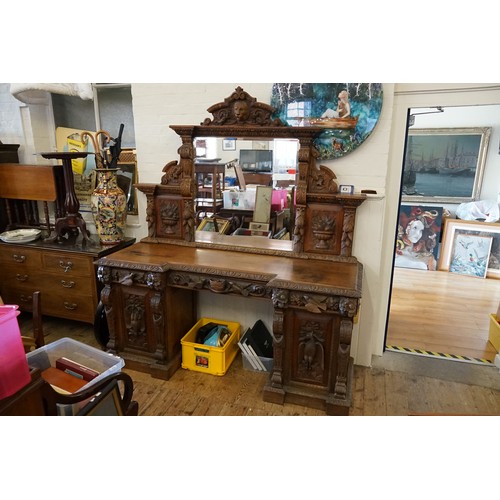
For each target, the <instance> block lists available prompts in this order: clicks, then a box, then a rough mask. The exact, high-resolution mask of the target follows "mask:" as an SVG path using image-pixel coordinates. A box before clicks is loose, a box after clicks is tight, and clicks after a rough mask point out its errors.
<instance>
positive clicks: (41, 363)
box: [26, 337, 125, 392]
mask: <svg viewBox="0 0 500 500" xmlns="http://www.w3.org/2000/svg"><path fill="white" fill-rule="evenodd" d="M62 357H64V358H68V359H71V360H73V361H76V362H77V363H80V364H82V365H85V366H88V367H89V368H92V369H93V370H96V371H98V372H99V373H100V375H99V376H98V377H96V378H95V379H93V380H91V381H90V382H89V383H88V384H86V385H84V386H83V387H82V388H81V389H79V390H80V391H81V390H82V389H86V388H88V387H90V386H91V385H94V384H95V383H97V382H99V381H100V380H102V379H103V378H105V377H107V376H108V375H111V374H113V373H118V372H119V371H121V369H122V368H123V367H124V366H125V361H124V360H123V358H120V357H119V356H115V355H114V354H110V353H108V352H104V351H100V350H99V349H96V348H95V347H92V346H89V345H87V344H83V343H82V342H78V341H77V340H73V339H71V338H67V337H65V338H62V339H59V340H56V341H54V342H51V343H50V344H47V345H45V346H43V347H40V348H38V349H36V350H34V351H31V352H30V353H28V354H26V359H27V360H28V365H29V366H30V367H31V368H39V369H40V370H41V371H43V370H46V369H47V368H50V367H54V368H55V366H56V360H57V359H58V358H62ZM76 392H78V391H76Z"/></svg>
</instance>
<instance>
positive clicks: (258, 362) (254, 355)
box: [248, 345, 267, 372]
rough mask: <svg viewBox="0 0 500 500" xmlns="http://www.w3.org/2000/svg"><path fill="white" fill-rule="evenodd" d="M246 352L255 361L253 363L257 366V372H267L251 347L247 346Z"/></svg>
mask: <svg viewBox="0 0 500 500" xmlns="http://www.w3.org/2000/svg"><path fill="white" fill-rule="evenodd" d="M248 350H249V351H250V352H251V353H252V356H253V359H254V360H255V363H256V364H257V366H258V368H259V370H260V371H263V372H265V371H267V370H266V367H265V366H264V363H263V362H262V361H261V360H260V358H259V356H258V355H257V353H256V352H255V351H254V350H253V347H252V346H251V345H249V346H248Z"/></svg>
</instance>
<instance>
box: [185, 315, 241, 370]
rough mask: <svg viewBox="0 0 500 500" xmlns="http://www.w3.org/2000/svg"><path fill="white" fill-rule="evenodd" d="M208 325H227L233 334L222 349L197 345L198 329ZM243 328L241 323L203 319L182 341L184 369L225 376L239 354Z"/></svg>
mask: <svg viewBox="0 0 500 500" xmlns="http://www.w3.org/2000/svg"><path fill="white" fill-rule="evenodd" d="M208 323H216V324H218V325H226V326H227V327H228V328H229V331H230V332H231V335H230V337H229V339H228V340H227V341H226V343H225V344H224V345H223V346H222V347H211V346H207V345H204V344H197V343H196V334H197V333H198V329H199V328H200V327H202V326H204V325H206V324H208ZM240 331H241V327H240V324H239V323H234V322H232V321H224V320H220V319H210V318H201V319H200V320H199V321H198V322H197V323H196V324H195V325H194V326H193V328H191V330H189V332H188V333H187V334H186V335H184V337H183V338H182V339H181V346H182V368H184V369H186V370H192V371H197V372H202V373H210V374H211V375H218V376H222V375H224V374H225V373H226V372H227V370H228V369H229V367H230V366H231V363H232V362H233V361H234V358H235V357H236V355H237V354H238V351H239V349H238V340H239V339H240Z"/></svg>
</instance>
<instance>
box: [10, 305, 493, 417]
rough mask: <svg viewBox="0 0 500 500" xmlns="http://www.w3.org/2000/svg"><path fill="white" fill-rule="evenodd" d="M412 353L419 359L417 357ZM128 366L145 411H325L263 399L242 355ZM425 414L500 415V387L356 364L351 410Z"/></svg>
mask: <svg viewBox="0 0 500 500" xmlns="http://www.w3.org/2000/svg"><path fill="white" fill-rule="evenodd" d="M19 323H20V326H21V331H22V333H25V334H30V328H31V318H30V316H29V315H27V313H23V314H21V316H19ZM44 334H45V342H46V343H50V342H53V341H54V340H57V339H59V338H62V337H72V338H74V339H75V340H78V341H80V342H83V343H86V344H88V345H92V346H93V347H98V344H97V342H96V340H95V338H94V335H93V328H92V326H91V325H87V324H84V323H80V322H72V321H68V320H62V319H57V318H49V317H44ZM402 357H403V358H404V357H405V356H404V355H399V358H398V359H401V358H402ZM411 358H412V360H413V361H415V357H413V356H411ZM440 363H444V361H440ZM483 369H484V370H497V369H496V368H495V367H484V368H483ZM123 371H125V372H127V373H129V374H130V375H131V377H132V379H133V380H134V399H135V400H136V401H138V403H139V415H140V416H325V413H324V412H323V411H321V410H316V409H311V408H307V407H303V406H299V405H292V404H284V405H279V404H274V403H267V402H265V401H263V400H262V390H263V387H264V385H265V383H266V380H267V374H265V373H260V372H253V371H248V370H245V369H244V368H243V364H242V360H241V356H237V358H236V359H235V361H234V362H233V364H232V365H231V367H230V368H229V370H228V371H227V373H226V374H225V375H224V376H223V377H218V376H214V375H209V374H205V373H199V372H193V371H189V370H184V369H182V368H181V369H179V370H177V371H176V372H175V373H174V375H173V376H172V377H171V379H170V380H168V381H165V380H159V379H155V378H153V377H151V376H150V375H149V374H146V373H142V372H138V371H134V370H129V369H128V368H127V367H126V366H125V368H124V370H123ZM497 371H498V370H497ZM422 414H424V415H427V414H459V415H463V414H467V415H469V414H470V415H500V391H498V390H495V389H491V388H489V387H483V386H479V385H468V384H465V383H459V382H454V381H449V380H441V379H438V378H432V377H427V376H416V375H412V374H409V373H405V372H404V371H403V370H401V369H398V370H394V369H393V370H389V369H385V368H380V367H376V368H375V367H374V368H370V367H363V366H355V367H354V380H353V402H352V406H351V409H350V415H352V416H385V415H390V416H405V415H422Z"/></svg>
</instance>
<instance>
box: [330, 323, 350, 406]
mask: <svg viewBox="0 0 500 500" xmlns="http://www.w3.org/2000/svg"><path fill="white" fill-rule="evenodd" d="M339 335H340V338H339V348H338V352H337V366H338V368H337V376H336V378H335V388H334V391H333V393H334V397H335V398H337V399H344V400H345V399H346V397H347V377H348V373H347V372H348V367H349V356H350V352H351V336H352V320H349V319H343V320H342V321H341V322H340V334H339Z"/></svg>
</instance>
